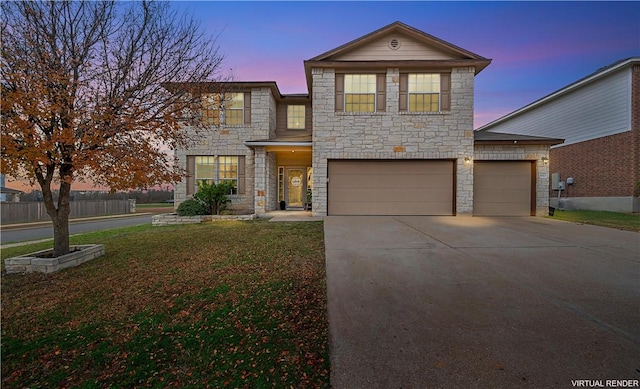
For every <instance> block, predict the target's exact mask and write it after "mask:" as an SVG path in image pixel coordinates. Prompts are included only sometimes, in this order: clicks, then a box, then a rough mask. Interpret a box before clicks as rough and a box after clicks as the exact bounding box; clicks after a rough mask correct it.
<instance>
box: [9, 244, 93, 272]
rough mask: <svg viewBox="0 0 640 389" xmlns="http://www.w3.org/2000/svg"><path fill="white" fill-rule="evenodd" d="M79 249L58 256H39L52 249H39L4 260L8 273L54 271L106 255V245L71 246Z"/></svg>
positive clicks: (72, 248)
mask: <svg viewBox="0 0 640 389" xmlns="http://www.w3.org/2000/svg"><path fill="white" fill-rule="evenodd" d="M74 249H78V250H77V251H73V252H71V253H69V254H66V255H63V256H60V257H57V258H42V257H39V255H40V256H42V255H44V254H46V253H47V252H50V251H52V250H51V249H48V250H42V251H37V252H35V253H30V254H26V255H21V256H18V257H12V258H7V259H5V260H4V266H5V270H6V271H7V274H11V273H33V272H40V273H53V272H56V271H58V270H62V269H66V268H68V267H74V266H78V265H80V264H83V263H85V262H87V261H90V260H92V259H94V258H97V257H99V256H101V255H104V245H101V244H85V245H78V246H71V250H74Z"/></svg>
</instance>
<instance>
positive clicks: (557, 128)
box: [478, 57, 640, 212]
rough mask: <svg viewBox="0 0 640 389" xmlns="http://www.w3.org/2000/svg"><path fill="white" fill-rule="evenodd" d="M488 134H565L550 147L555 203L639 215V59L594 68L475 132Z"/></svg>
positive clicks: (573, 207) (577, 207)
mask: <svg viewBox="0 0 640 389" xmlns="http://www.w3.org/2000/svg"><path fill="white" fill-rule="evenodd" d="M492 132H509V133H518V134H529V135H536V136H543V137H555V138H564V139H565V143H564V144H559V145H555V146H553V147H552V148H551V150H550V156H549V158H550V165H549V166H550V171H551V176H550V179H551V180H552V181H551V194H550V196H551V204H552V205H553V206H558V202H560V204H559V206H560V207H561V208H565V209H593V210H610V211H619V212H640V199H639V198H638V195H639V194H640V193H639V190H640V187H639V185H640V57H634V58H629V59H625V60H621V61H618V62H615V63H613V64H611V65H609V66H607V67H604V68H602V69H599V70H598V71H596V72H595V73H593V74H591V75H589V76H587V77H585V78H583V79H581V80H578V81H576V82H574V83H572V84H570V85H568V86H566V87H564V88H562V89H560V90H558V91H556V92H553V93H551V94H550V95H548V96H545V97H543V98H541V99H539V100H537V101H535V102H533V103H531V104H529V105H527V106H525V107H523V108H520V109H518V110H517V111H514V112H512V113H510V114H508V115H506V116H504V117H502V118H500V119H498V120H496V121H494V122H492V123H489V124H487V125H485V126H483V127H481V128H479V129H478V134H482V135H481V136H485V135H486V134H489V133H492ZM563 187H564V189H563V190H560V189H562V188H563ZM558 198H560V201H558Z"/></svg>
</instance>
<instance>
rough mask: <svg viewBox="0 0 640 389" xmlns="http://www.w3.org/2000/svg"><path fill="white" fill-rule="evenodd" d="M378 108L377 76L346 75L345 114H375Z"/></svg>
mask: <svg viewBox="0 0 640 389" xmlns="http://www.w3.org/2000/svg"><path fill="white" fill-rule="evenodd" d="M375 108H376V75H375V74H345V75H344V110H345V112H374V111H375Z"/></svg>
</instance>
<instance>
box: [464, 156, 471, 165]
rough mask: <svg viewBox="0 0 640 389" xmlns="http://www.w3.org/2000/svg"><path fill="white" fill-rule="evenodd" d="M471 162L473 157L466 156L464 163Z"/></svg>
mask: <svg viewBox="0 0 640 389" xmlns="http://www.w3.org/2000/svg"><path fill="white" fill-rule="evenodd" d="M470 163H471V158H470V157H464V164H465V165H468V164H470Z"/></svg>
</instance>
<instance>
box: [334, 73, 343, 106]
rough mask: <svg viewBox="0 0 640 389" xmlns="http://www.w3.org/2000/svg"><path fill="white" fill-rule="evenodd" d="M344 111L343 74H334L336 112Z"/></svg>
mask: <svg viewBox="0 0 640 389" xmlns="http://www.w3.org/2000/svg"><path fill="white" fill-rule="evenodd" d="M343 111H344V74H336V112H343Z"/></svg>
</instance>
